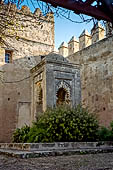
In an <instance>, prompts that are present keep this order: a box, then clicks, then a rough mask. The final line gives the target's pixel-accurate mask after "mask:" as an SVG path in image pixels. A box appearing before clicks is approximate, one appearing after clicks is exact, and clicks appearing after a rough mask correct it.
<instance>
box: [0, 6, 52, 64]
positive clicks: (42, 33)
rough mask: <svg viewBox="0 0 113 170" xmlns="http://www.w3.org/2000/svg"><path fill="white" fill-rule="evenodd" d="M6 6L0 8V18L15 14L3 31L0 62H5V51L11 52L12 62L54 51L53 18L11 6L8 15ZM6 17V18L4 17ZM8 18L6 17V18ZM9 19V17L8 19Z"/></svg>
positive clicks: (38, 10)
mask: <svg viewBox="0 0 113 170" xmlns="http://www.w3.org/2000/svg"><path fill="white" fill-rule="evenodd" d="M6 10H7V5H1V6H0V14H1V15H0V17H1V16H3V15H2V14H4V17H6V16H7V15H10V14H12V13H15V15H14V18H13V19H12V22H11V21H10V22H11V23H12V24H11V23H10V24H9V25H8V26H7V27H6V29H5V36H4V37H3V40H4V42H5V43H4V44H2V45H1V46H2V48H1V49H0V62H3V63H4V62H5V50H7V51H11V52H12V62H13V60H15V59H19V58H22V57H25V56H36V55H45V54H48V53H49V52H51V51H53V50H54V16H53V14H52V13H48V14H47V15H46V16H43V15H42V12H41V11H40V9H36V11H35V12H34V13H31V12H30V10H29V8H28V7H26V6H23V7H22V9H21V10H18V9H16V7H15V5H11V7H10V9H9V14H7V12H6ZM5 15H6V16H5ZM7 18H8V16H7ZM9 19H10V17H9ZM1 20H2V18H1Z"/></svg>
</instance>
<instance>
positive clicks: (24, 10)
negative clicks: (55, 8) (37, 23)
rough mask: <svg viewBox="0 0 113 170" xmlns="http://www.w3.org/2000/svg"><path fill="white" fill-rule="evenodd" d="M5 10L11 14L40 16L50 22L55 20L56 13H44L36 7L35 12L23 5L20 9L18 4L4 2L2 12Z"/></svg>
mask: <svg viewBox="0 0 113 170" xmlns="http://www.w3.org/2000/svg"><path fill="white" fill-rule="evenodd" d="M3 12H5V15H7V14H9V12H10V15H11V14H13V15H14V14H21V15H25V16H29V17H34V18H38V19H39V18H40V19H41V20H44V21H45V20H46V21H49V22H54V14H53V13H52V12H49V13H47V14H46V15H43V13H42V11H41V10H40V9H39V8H36V9H35V11H34V13H33V12H32V11H31V10H30V9H29V7H27V6H25V5H23V6H22V7H21V9H18V8H17V6H16V4H9V5H7V4H4V3H2V5H1V6H0V13H3Z"/></svg>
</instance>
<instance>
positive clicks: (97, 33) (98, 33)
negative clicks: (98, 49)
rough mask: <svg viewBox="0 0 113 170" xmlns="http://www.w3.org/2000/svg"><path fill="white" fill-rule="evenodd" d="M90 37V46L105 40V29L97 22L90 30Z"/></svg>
mask: <svg viewBox="0 0 113 170" xmlns="http://www.w3.org/2000/svg"><path fill="white" fill-rule="evenodd" d="M91 35H92V44H94V43H96V42H98V41H100V40H101V39H103V38H105V29H104V28H103V27H102V25H101V24H100V23H99V22H97V23H96V24H95V25H94V27H93V28H92V30H91Z"/></svg>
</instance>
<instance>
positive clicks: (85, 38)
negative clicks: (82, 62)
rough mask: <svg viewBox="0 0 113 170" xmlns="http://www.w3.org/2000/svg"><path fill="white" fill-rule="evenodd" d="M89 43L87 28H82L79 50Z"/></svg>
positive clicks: (89, 36) (89, 37)
mask: <svg viewBox="0 0 113 170" xmlns="http://www.w3.org/2000/svg"><path fill="white" fill-rule="evenodd" d="M89 45H91V35H90V34H89V32H88V31H87V30H84V31H83V32H82V34H81V35H80V36H79V50H82V49H83V48H86V47H88V46H89Z"/></svg>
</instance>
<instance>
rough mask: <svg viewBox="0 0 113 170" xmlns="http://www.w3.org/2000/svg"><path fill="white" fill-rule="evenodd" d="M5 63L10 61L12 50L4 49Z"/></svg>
mask: <svg viewBox="0 0 113 170" xmlns="http://www.w3.org/2000/svg"><path fill="white" fill-rule="evenodd" d="M5 63H12V51H11V50H6V51H5Z"/></svg>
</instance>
